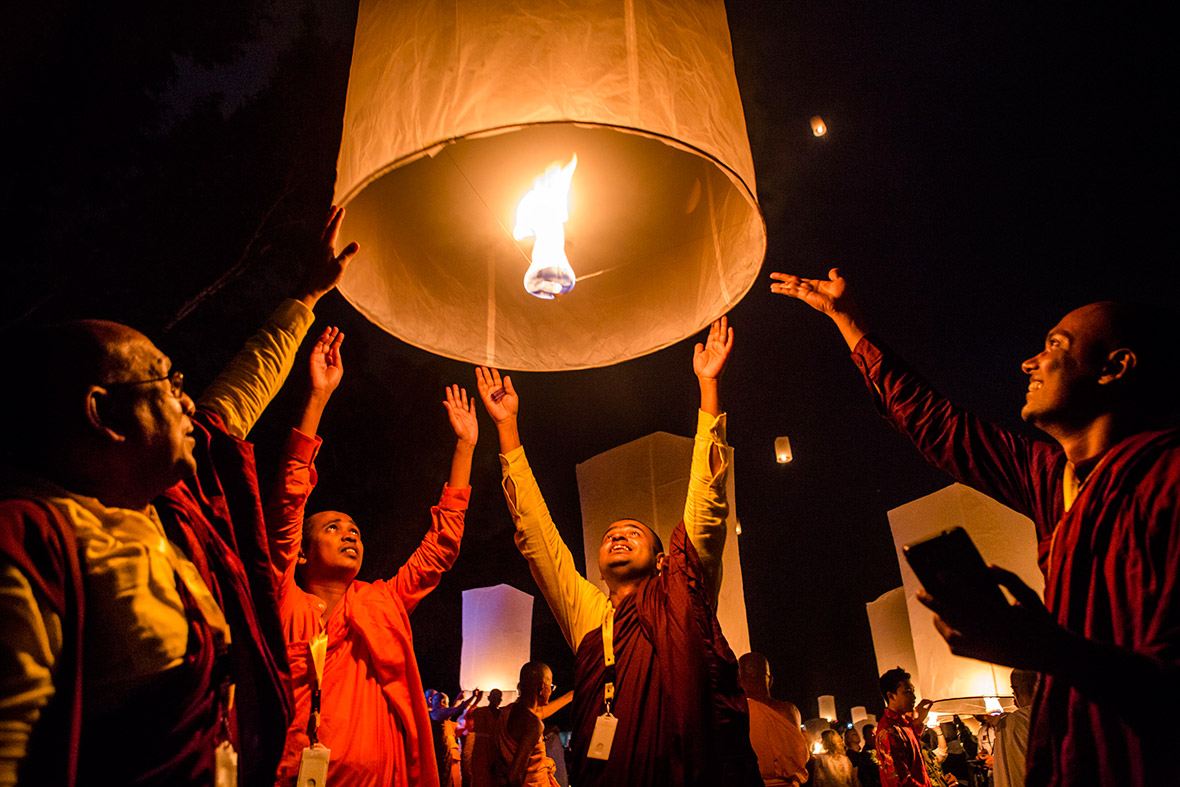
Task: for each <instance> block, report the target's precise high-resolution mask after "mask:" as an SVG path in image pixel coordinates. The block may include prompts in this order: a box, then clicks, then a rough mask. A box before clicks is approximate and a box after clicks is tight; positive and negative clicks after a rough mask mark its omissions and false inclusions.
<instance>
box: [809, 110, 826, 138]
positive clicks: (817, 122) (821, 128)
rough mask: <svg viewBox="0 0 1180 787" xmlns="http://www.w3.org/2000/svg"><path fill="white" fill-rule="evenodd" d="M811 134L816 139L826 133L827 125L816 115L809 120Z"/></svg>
mask: <svg viewBox="0 0 1180 787" xmlns="http://www.w3.org/2000/svg"><path fill="white" fill-rule="evenodd" d="M811 133H812V134H815V135H816V136H817V137H822V136H823V135H824V134H827V133H828V125H827V124H826V123H824V119H823V118H821V117H820V116H819V115H816V116H815V117H813V118H812V119H811Z"/></svg>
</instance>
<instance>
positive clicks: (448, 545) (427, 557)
mask: <svg viewBox="0 0 1180 787" xmlns="http://www.w3.org/2000/svg"><path fill="white" fill-rule="evenodd" d="M443 406H444V407H445V408H446V410H447V416H448V417H449V418H450V421H451V428H452V429H453V430H454V432H455V453H454V455H453V456H452V457H451V475H450V479H449V480H448V482H447V485H446V486H445V487H443V493H442V498H441V499H439V501H438V505H436V506H434V507H433V508H431V509H430V519H431V526H430V530H429V531H428V532H427V533H426V536H425V538H423V539H422V543H421V544H420V545H419V546H418V548H417V549H415V550H414V554H413V555H411V556H410V559H409V560H407V561H406V563H405V565H404V566H402V567H401V568H400V569H398V572H397V575H396V576H395V577H394V578H393V590H394V592H395V593H397V594H398V596H399V597H400V598H401V600H402V603H403V604H404V605H405V607H406V611H407V612H413V611H414V608H415V607H417V606H418V602H420V601H421V600H422V599H424V598H426V596H427V595H428V594H429V593H430V591H432V590H434V589H435V588H436V587H438V583H439V582H440V581H441V580H442V575H443V574H444V573H445V572H447V571H449V570H450V568H451V566H453V565H455V559H456V558H458V557H459V545H460V543H461V542H462V540H463V524H464V520H465V519H466V516H467V503H468V500H469V499H470V496H471V486H470V482H471V457H472V455H473V454H474V452H475V443H476V441H477V440H478V439H479V423H478V422H477V421H476V418H475V402H474V400H471V399H468V397H467V391H466V389H463V388H460V387H459V386H457V385H452V386H449V387H448V388H447V389H446V399H445V400H444V401H443Z"/></svg>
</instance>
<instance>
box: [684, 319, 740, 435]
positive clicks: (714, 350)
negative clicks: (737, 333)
mask: <svg viewBox="0 0 1180 787" xmlns="http://www.w3.org/2000/svg"><path fill="white" fill-rule="evenodd" d="M732 349H733V328H730V327H729V318H727V317H722V318H721V319H720V320H714V321H713V324H712V325H710V326H709V335H708V337H706V339H705V341H704V343H701V342H697V344H696V346H695V347H694V348H693V352H692V370H693V372H694V373H695V374H696V376H697V382H698V383H700V386H701V409H702V410H704V411H705V412H706V413H708V414H709V415H720V414H721V397H720V393H719V392H718V387H717V380H718V379H719V378H720V377H721V373H722V372H723V371H725V362H726V361H727V360H729V353H730V350H732Z"/></svg>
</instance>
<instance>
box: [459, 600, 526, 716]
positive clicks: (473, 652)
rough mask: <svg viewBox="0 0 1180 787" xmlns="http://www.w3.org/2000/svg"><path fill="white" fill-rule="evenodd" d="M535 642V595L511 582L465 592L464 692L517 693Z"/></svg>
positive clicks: (461, 674) (461, 666)
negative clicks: (492, 691)
mask: <svg viewBox="0 0 1180 787" xmlns="http://www.w3.org/2000/svg"><path fill="white" fill-rule="evenodd" d="M532 642H533V597H532V596H531V595H529V594H528V593H525V592H524V591H523V590H517V589H516V588H514V587H512V586H511V585H494V586H492V587H486V588H472V589H471V590H464V591H463V650H462V653H461V656H460V659H461V660H460V662H459V685H460V687H462V688H463V690H464V691H471V690H473V689H482V690H483V691H484V692H485V693H486V692H488V691H491V690H492V689H500V690H501V691H502V692H504V694H505V695H507V696H508V697H509V698H513V697H515V696H516V682H517V678H518V677H519V675H520V667H521V665H522V664H524V663H525V662H527V661H528V660H529V658H530V651H531V648H532Z"/></svg>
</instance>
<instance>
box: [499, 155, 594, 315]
mask: <svg viewBox="0 0 1180 787" xmlns="http://www.w3.org/2000/svg"><path fill="white" fill-rule="evenodd" d="M577 166H578V156H577V154H574V157H573V158H572V159H570V162H569V163H568V164H566V165H565V166H564V167H563V166H561V165H560V164H554V165H553V166H551V167H549V168H548V169H547V170H545V174H543V175H541V176H540V177H538V178H537V179H536V180H535V181H533V190H532V191H530V192H529V193H528V194H525V195H524V197H522V198H521V200H520V204H519V205H517V206H516V227H515V228H513V230H512V237H514V238H515V239H516V240H523V239H525V238H528V237H536V241H535V242H534V243H533V258H532V264H531V265H529V269H528V271H527V272H526V273H525V274H524V288H525V290H527V291H528V293H529V294H530V295H535V296H536V297H538V298H545V299H547V300H552V299H553V298H554V297H555V296H557V295H563V294H565V293H567V292H569V291H570V290H572V289H573V288H574V284H575V283H576V281H577V277H576V276H575V274H574V269H573V268H572V267H570V261H569V259H568V258H567V257H566V256H565V226H564V225H565V222H567V221H569V217H570V215H569V193H570V181H571V180H572V179H573V177H574V169H575V168H576V167H577Z"/></svg>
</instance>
